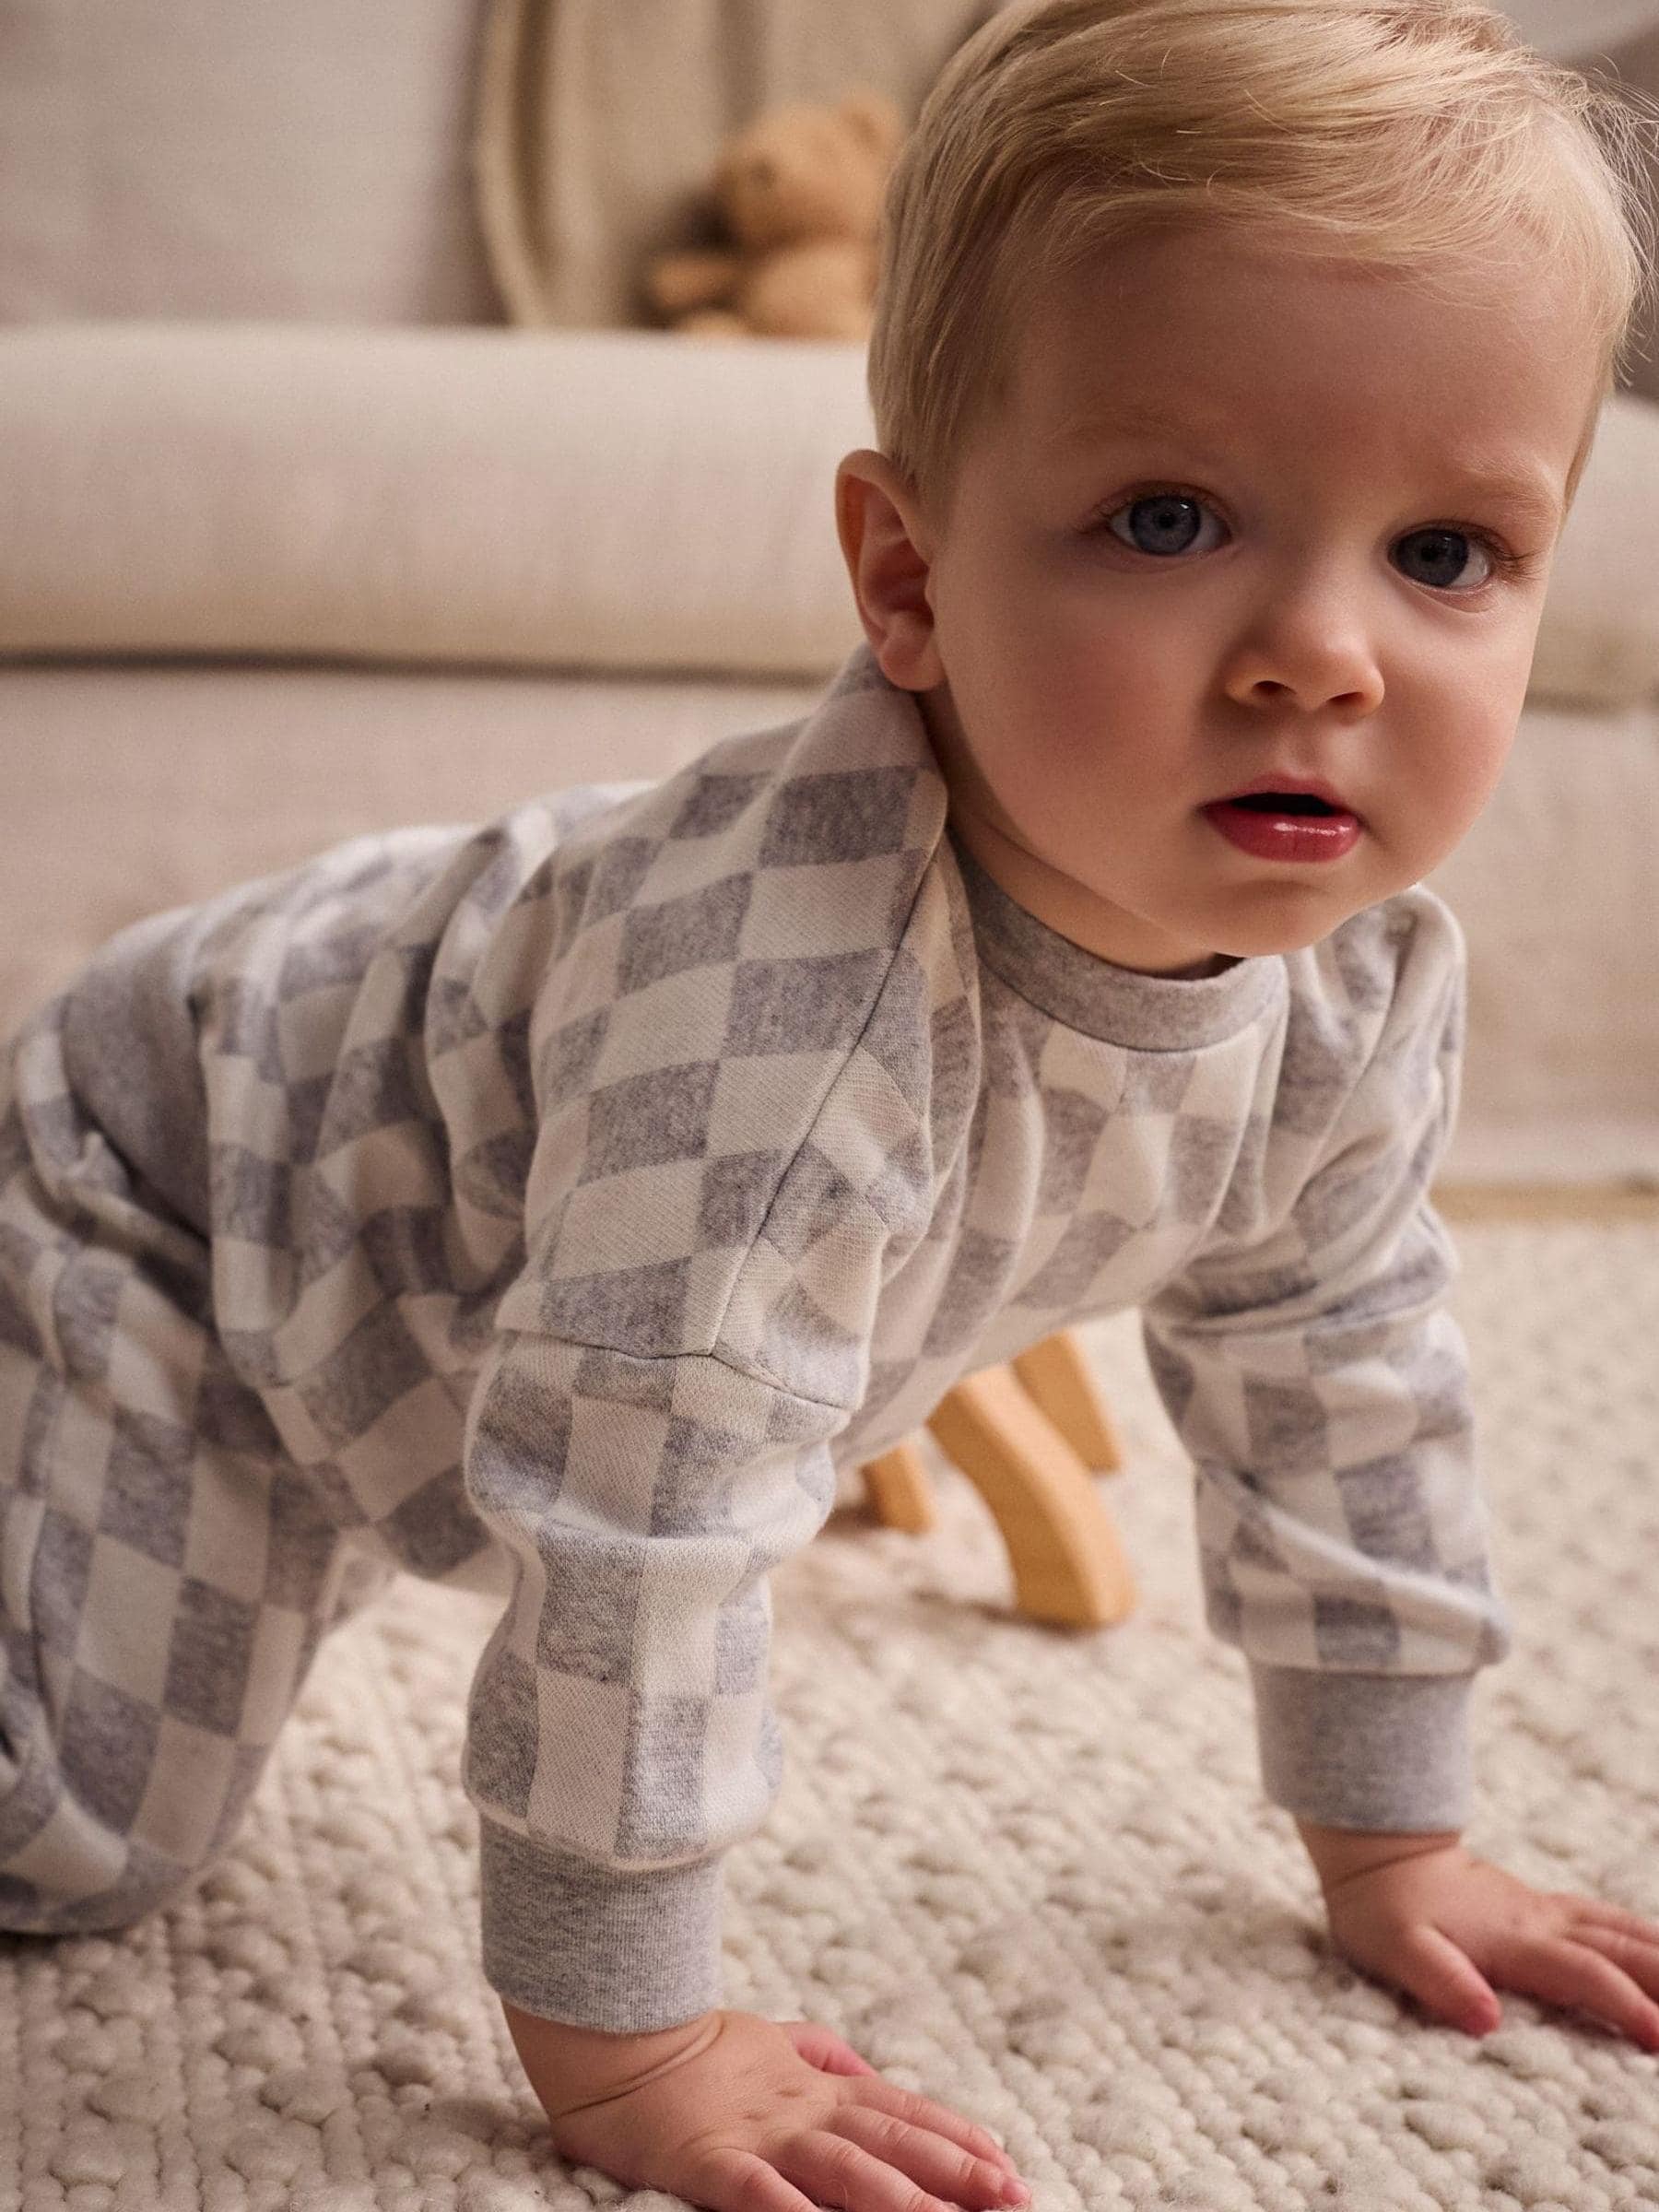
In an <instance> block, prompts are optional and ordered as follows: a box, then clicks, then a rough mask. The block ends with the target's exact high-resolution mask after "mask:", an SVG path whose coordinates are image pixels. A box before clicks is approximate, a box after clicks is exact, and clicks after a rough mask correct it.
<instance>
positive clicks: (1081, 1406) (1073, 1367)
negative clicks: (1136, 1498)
mask: <svg viewBox="0 0 1659 2212" xmlns="http://www.w3.org/2000/svg"><path fill="white" fill-rule="evenodd" d="M1012 1366H1013V1369H1014V1372H1015V1373H1016V1374H1017V1375H1018V1377H1019V1379H1020V1381H1021V1382H1023V1383H1024V1384H1025V1386H1026V1388H1027V1390H1028V1391H1029V1392H1030V1394H1031V1396H1032V1397H1033V1398H1034V1399H1035V1400H1036V1402H1037V1404H1038V1405H1039V1406H1041V1408H1042V1410H1043V1412H1044V1413H1046V1414H1047V1415H1048V1417H1049V1419H1050V1420H1051V1421H1053V1424H1054V1426H1055V1428H1056V1429H1058V1430H1059V1431H1060V1433H1061V1435H1062V1436H1064V1437H1065V1440H1066V1441H1067V1442H1068V1443H1069V1444H1070V1445H1071V1447H1072V1450H1073V1451H1074V1452H1075V1453H1077V1457H1078V1458H1079V1459H1080V1460H1081V1461H1082V1462H1083V1465H1085V1466H1086V1467H1093V1468H1095V1469H1096V1470H1097V1471H1099V1472H1100V1473H1101V1474H1112V1473H1114V1472H1115V1471H1116V1470H1117V1469H1118V1468H1120V1467H1121V1466H1122V1465H1123V1464H1124V1452H1123V1446H1122V1445H1121V1444H1120V1443H1119V1442H1118V1439H1117V1430H1116V1428H1115V1426H1114V1425H1113V1422H1112V1414H1111V1412H1110V1410H1109V1409H1108V1406H1107V1404H1106V1400H1105V1398H1104V1397H1103V1396H1102V1395H1101V1394H1100V1383H1099V1382H1097V1381H1096V1379H1095V1372H1094V1370H1093V1368H1092V1367H1090V1365H1089V1363H1088V1359H1087V1358H1086V1357H1085V1355H1084V1351H1083V1347H1082V1346H1081V1345H1080V1344H1079V1343H1078V1342H1077V1338H1076V1337H1075V1336H1074V1335H1072V1334H1071V1332H1070V1331H1069V1330H1068V1329H1060V1330H1057V1331H1056V1332H1055V1334H1054V1335H1053V1336H1045V1337H1044V1338H1043V1339H1042V1342H1041V1344H1033V1345H1031V1346H1030V1347H1029V1349H1027V1350H1025V1351H1023V1352H1016V1353H1015V1355H1014V1359H1013V1361H1012Z"/></svg>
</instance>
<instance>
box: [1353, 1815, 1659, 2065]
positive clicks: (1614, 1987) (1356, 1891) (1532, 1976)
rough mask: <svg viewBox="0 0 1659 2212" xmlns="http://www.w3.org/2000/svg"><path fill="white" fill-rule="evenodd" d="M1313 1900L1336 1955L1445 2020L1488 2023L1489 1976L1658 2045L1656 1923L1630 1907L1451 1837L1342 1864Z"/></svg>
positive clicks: (1479, 2027)
mask: <svg viewBox="0 0 1659 2212" xmlns="http://www.w3.org/2000/svg"><path fill="white" fill-rule="evenodd" d="M1324 1900H1325V1911H1326V1913H1327V1914H1328V1915H1329V1918H1330V1924H1331V1935H1332V1939H1333V1941H1334V1942H1335V1946H1336V1947H1337V1949H1338V1950H1339V1951H1341V1952H1342V1954H1343V1955H1344V1957H1345V1958H1347V1959H1349V1960H1350V1961H1351V1962H1352V1963H1353V1964H1354V1965H1355V1966H1357V1967H1359V1969H1360V1970H1361V1971H1363V1972H1366V1973H1371V1974H1375V1975H1377V1976H1378V1977H1380V1978H1381V1979H1382V1981H1384V1982H1387V1983H1392V1984H1393V1985H1394V1987H1395V1988H1397V1989H1403V1990H1405V1991H1406V1994H1408V1995H1410V1996H1413V1997H1416V1998H1417V2000H1418V2003H1419V2004H1420V2005H1422V2006H1424V2007H1425V2008H1426V2009H1427V2010H1428V2011H1429V2012H1430V2013H1431V2014H1432V2015H1433V2016H1434V2017H1435V2018H1437V2019H1441V2020H1444V2021H1445V2022H1446V2023H1447V2025H1448V2026H1450V2027H1453V2028H1461V2029H1463V2030H1465V2032H1466V2033H1468V2034H1470V2035H1486V2034H1488V2032H1489V2031H1490V2030H1492V2029H1494V2028H1496V2027H1498V2026H1500V2024H1501V2022H1502V2019H1503V2008H1502V2006H1500V2004H1499V2002H1498V1997H1497V1994H1496V1992H1495V1991H1494V1989H1493V1988H1492V1986H1491V1984H1492V1983H1498V1984H1499V1985H1500V1986H1501V1987H1502V1988H1505V1989H1515V1990H1519V1991H1521V1993H1522V1994H1524V1995H1525V1996H1531V1997H1541V1998H1543V1999H1544V2001H1545V2003H1546V2004H1549V2005H1570V2006H1581V2007H1582V2008H1583V2010H1584V2011H1586V2012H1589V2013H1593V2014H1594V2016H1595V2017H1596V2018H1598V2019H1602V2020H1605V2021H1606V2023H1607V2024H1608V2026H1609V2027H1612V2028H1615V2029H1618V2030H1621V2031H1622V2032H1623V2033H1624V2034H1626V2035H1629V2036H1630V2037H1632V2038H1633V2039H1634V2040H1635V2041H1637V2042H1639V2043H1641V2045H1642V2046H1643V2048H1644V2049H1646V2050H1649V2051H1659V2005H1655V2004H1653V2002H1651V2000H1652V1999H1653V1998H1654V1997H1659V1926H1656V1925H1655V1924H1653V1922H1652V1921H1647V1920H1643V1919H1641V1917H1640V1915H1639V1914H1637V1913H1635V1912H1622V1911H1620V1909H1619V1908H1618V1906H1617V1905H1603V1904H1598V1903H1597V1902H1596V1901H1595V1900H1594V1899H1593V1898H1588V1897H1574V1896H1572V1895H1571V1893H1570V1892H1568V1891H1565V1890H1559V1889H1552V1890H1540V1889H1534V1888H1529V1887H1528V1885H1527V1884H1526V1883H1525V1882H1524V1881H1521V1880H1519V1879H1518V1878H1517V1877H1515V1876H1514V1875H1512V1874H1506V1873H1504V1871H1503V1869H1502V1868H1501V1867H1500V1866H1493V1865H1488V1863H1487V1861H1486V1860H1484V1859H1477V1858H1474V1857H1472V1856H1471V1854H1470V1853H1468V1852H1466V1851H1465V1850H1464V1848H1463V1846H1462V1845H1461V1844H1458V1843H1452V1844H1447V1845H1444V1846H1442V1847H1441V1848H1439V1849H1437V1850H1432V1851H1428V1852H1419V1853H1417V1854H1416V1855H1407V1856H1405V1857H1402V1858H1398V1859H1394V1860H1391V1861H1389V1862H1387V1863H1386V1864H1384V1865H1377V1866H1372V1867H1369V1868H1362V1869H1360V1870H1359V1871H1358V1872H1355V1873H1351V1874H1346V1875H1342V1876H1340V1877H1337V1878H1336V1879H1335V1880H1333V1881H1331V1882H1329V1883H1327V1884H1326V1885H1325V1889H1324ZM1644 1991H1645V1992H1646V1993H1647V1994H1646V1995H1643V1994H1642V1993H1643V1992H1644Z"/></svg>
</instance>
